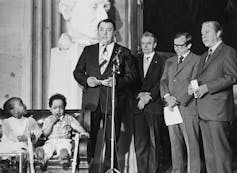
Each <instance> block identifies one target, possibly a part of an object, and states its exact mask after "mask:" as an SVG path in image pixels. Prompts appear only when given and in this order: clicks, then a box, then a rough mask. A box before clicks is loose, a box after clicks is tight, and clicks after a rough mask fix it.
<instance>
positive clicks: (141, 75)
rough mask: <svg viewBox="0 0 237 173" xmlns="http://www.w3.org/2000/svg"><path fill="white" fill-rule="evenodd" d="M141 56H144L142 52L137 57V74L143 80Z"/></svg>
mask: <svg viewBox="0 0 237 173" xmlns="http://www.w3.org/2000/svg"><path fill="white" fill-rule="evenodd" d="M143 56H144V54H141V55H140V56H139V57H138V68H139V75H140V78H141V79H142V81H143V80H144V69H143Z"/></svg>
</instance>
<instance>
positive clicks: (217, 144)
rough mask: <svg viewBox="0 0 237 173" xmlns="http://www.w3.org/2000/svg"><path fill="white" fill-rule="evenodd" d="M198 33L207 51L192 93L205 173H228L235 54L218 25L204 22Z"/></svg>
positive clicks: (236, 64) (236, 79) (236, 69)
mask: <svg viewBox="0 0 237 173" xmlns="http://www.w3.org/2000/svg"><path fill="white" fill-rule="evenodd" d="M201 34H202V42H203V44H204V45H205V46H206V47H208V52H206V53H204V55H203V56H202V58H201V60H200V64H199V68H198V76H197V80H198V83H199V88H198V89H197V90H195V91H194V96H195V97H196V98H197V107H198V113H199V117H200V129H201V134H202V138H203V148H204V156H205V162H206V168H207V172H208V173H214V172H215V173H230V172H232V171H231V148H230V145H229V142H228V139H227V134H228V130H229V126H230V122H231V120H232V118H233V113H234V99H233V85H234V84H235V83H236V82H237V54H236V51H235V50H234V49H233V48H231V47H230V46H228V45H226V44H224V43H223V42H222V34H223V30H222V28H221V26H220V24H219V23H218V22H216V21H207V22H204V23H203V24H202V29H201ZM190 93H192V90H190Z"/></svg>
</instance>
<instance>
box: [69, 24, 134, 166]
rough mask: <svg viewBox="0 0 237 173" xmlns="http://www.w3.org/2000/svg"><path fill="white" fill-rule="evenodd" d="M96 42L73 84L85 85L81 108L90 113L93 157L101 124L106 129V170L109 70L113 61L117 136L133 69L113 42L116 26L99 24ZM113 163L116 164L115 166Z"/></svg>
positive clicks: (127, 56) (128, 57)
mask: <svg viewBox="0 0 237 173" xmlns="http://www.w3.org/2000/svg"><path fill="white" fill-rule="evenodd" d="M97 28H98V37H99V43H97V44H94V45H90V46H86V47H85V48H84V50H83V52H82V54H81V56H80V58H79V61H78V63H77V65H76V68H75V70H74V72H73V74H74V78H75V79H76V81H77V82H78V83H79V84H81V85H83V86H84V90H83V99H82V107H83V109H84V110H90V111H91V131H90V138H91V155H92V157H93V156H94V152H95V146H96V140H97V134H98V130H99V127H100V121H101V120H103V124H104V125H105V124H106V126H105V127H106V128H105V142H106V152H105V167H107V168H108V167H109V165H110V163H109V162H107V161H109V160H110V139H111V114H112V92H111V89H112V68H113V65H114V63H115V62H117V63H116V66H117V71H119V72H118V73H117V74H116V87H115V88H116V94H115V95H116V98H115V133H116V141H118V138H119V134H120V124H121V116H122V114H121V112H122V110H124V106H125V105H124V103H126V97H127V96H128V94H129V90H128V88H129V86H130V85H131V84H132V83H133V82H134V81H135V78H136V68H135V64H134V63H133V59H132V55H131V52H130V51H129V49H127V48H125V47H123V46H121V45H119V44H117V43H115V41H114V40H115V30H116V26H115V23H114V21H112V20H111V19H105V20H102V21H101V22H99V24H98V26H97ZM115 164H116V163H115Z"/></svg>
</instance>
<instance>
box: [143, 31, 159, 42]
mask: <svg viewBox="0 0 237 173" xmlns="http://www.w3.org/2000/svg"><path fill="white" fill-rule="evenodd" d="M142 37H152V38H154V43H157V38H156V37H155V35H154V34H153V33H151V32H149V31H146V32H144V33H143V34H142Z"/></svg>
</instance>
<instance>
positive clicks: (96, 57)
mask: <svg viewBox="0 0 237 173" xmlns="http://www.w3.org/2000/svg"><path fill="white" fill-rule="evenodd" d="M91 55H92V56H91V57H93V58H92V60H93V62H94V64H95V65H96V66H97V68H96V69H98V73H99V74H101V73H100V67H99V43H97V44H95V46H94V51H92V52H91ZM93 62H92V64H93Z"/></svg>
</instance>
